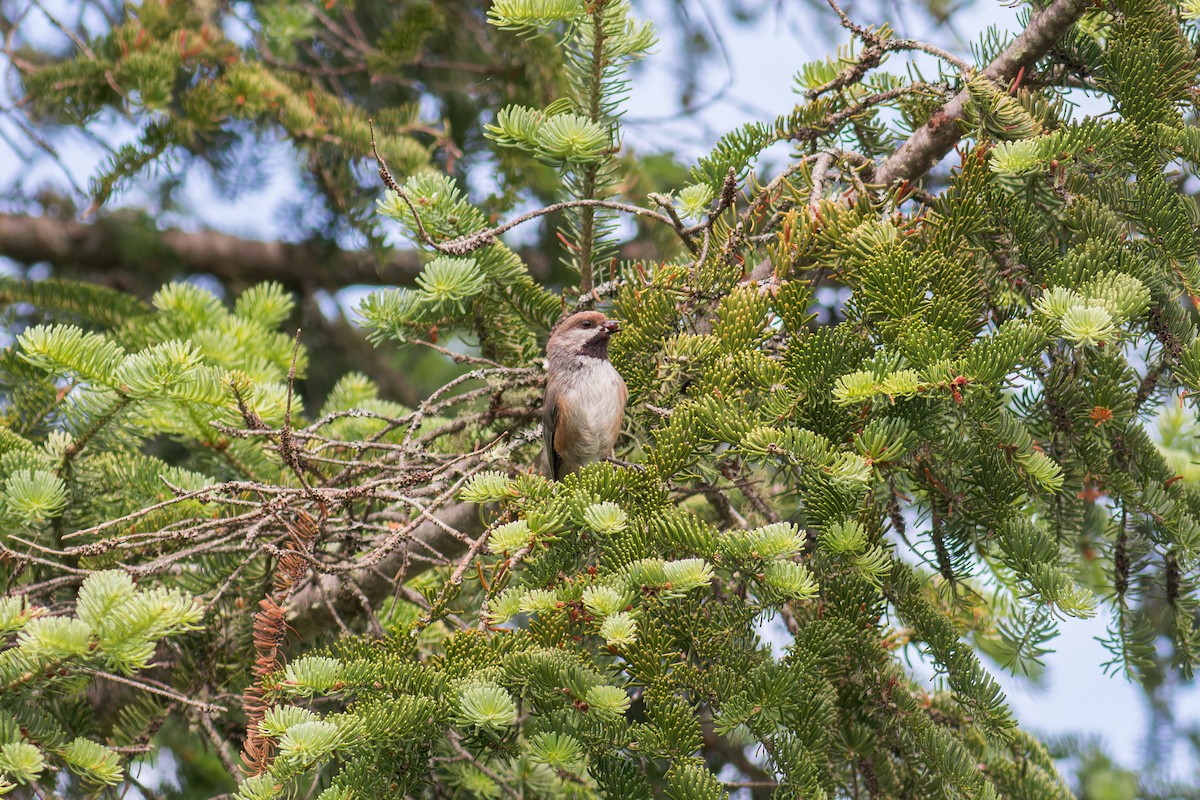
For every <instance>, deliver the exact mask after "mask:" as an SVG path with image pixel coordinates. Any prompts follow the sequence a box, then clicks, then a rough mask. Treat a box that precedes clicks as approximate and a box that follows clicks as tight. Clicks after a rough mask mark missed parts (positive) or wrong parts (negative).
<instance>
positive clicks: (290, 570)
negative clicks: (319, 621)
mask: <svg viewBox="0 0 1200 800" xmlns="http://www.w3.org/2000/svg"><path fill="white" fill-rule="evenodd" d="M288 530H289V531H290V532H291V534H292V539H291V541H290V542H288V543H287V548H286V552H285V554H284V555H283V556H282V557H281V558H280V559H279V566H278V569H276V571H275V591H274V593H273V594H271V595H268V596H267V597H264V598H263V599H262V600H260V601H259V603H258V605H259V608H260V611H259V612H258V613H257V614H255V615H254V651H255V654H256V657H255V659H254V668H253V670H252V672H253V675H254V677H255V682H254V683H252V684H250V685H249V686H247V687H246V690H245V691H244V692H242V704H243V707H244V708H245V709H246V743H245V744H244V745H243V747H242V761H243V762H245V767H244V769H245V770H246V773H247V774H249V775H261V774H262V773H264V772H266V771H267V769H269V768H270V766H271V763H270V762H271V756H272V755H273V754H274V749H275V747H274V742H273V741H272V740H271V739H269V738H267V737H266V736H263V734H262V731H261V730H259V725H260V723H261V722H262V721H263V718H264V717H265V716H266V713H267V707H268V706H267V702H266V700H265V692H264V691H263V679H264V678H266V677H267V676H268V675H271V674H273V673H275V672H276V671H278V670H279V668H280V667H281V666H283V664H282V659H281V656H280V650H281V649H282V647H283V645H284V642H285V641H286V640H287V620H286V611H285V607H286V606H287V604H288V601H289V600H290V599H291V594H292V591H293V589H294V588H295V586H296V583H297V582H298V581H299V580H300V579H301V578H302V577H304V573H305V571H306V570H307V566H308V561H307V559H306V558H305V554H306V553H307V552H308V551H309V550H311V549H312V545H313V542H314V541H315V540H316V538H317V534H318V533H319V529H318V527H317V524H316V523H315V522H314V521H313V519H312V517H310V516H309V515H308V514H306V513H304V512H303V511H301V512H298V515H297V517H296V521H295V522H289V523H288Z"/></svg>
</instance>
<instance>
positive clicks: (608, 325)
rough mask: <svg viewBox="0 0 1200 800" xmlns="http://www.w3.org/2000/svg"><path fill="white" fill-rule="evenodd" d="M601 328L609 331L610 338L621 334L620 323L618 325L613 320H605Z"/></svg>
mask: <svg viewBox="0 0 1200 800" xmlns="http://www.w3.org/2000/svg"><path fill="white" fill-rule="evenodd" d="M600 327H602V328H604V330H606V331H608V333H609V335H610V336H611V335H612V334H614V333H620V332H621V325H620V323H618V322H617V321H616V320H613V319H608V320H605V321H604V322H602V323H600Z"/></svg>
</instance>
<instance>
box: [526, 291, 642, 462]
mask: <svg viewBox="0 0 1200 800" xmlns="http://www.w3.org/2000/svg"><path fill="white" fill-rule="evenodd" d="M619 330H621V326H620V325H618V324H617V323H616V322H614V321H612V320H610V319H607V318H605V316H604V315H603V314H601V313H600V312H599V311H580V312H578V313H575V314H572V315H571V316H569V317H566V318H564V319H562V320H560V321H559V323H558V324H557V325H555V326H554V329H553V330H552V331H551V332H550V341H549V343H547V345H546V360H547V361H548V362H549V367H548V369H549V371H548V373H547V376H546V402H545V406H544V408H543V410H542V437H543V441H544V442H545V446H546V461H547V467H548V469H547V472H548V474H549V475H550V477H551V478H553V479H554V480H556V481H557V480H561V479H562V478H563V476H564V475H568V474H570V473H572V472H574V471H575V470H577V469H579V468H580V467H582V466H584V465H586V464H591V463H593V462H595V461H600V460H601V459H605V458H612V453H613V445H614V444H616V441H617V434H618V433H620V432H621V423H622V421H623V420H624V418H625V399H626V398H627V397H628V396H629V390H628V389H626V388H625V381H623V380H622V379H621V376H620V375H619V374H618V373H617V371H616V369H614V368H613V365H612V363H611V362H610V361H609V360H608V340H609V339H610V338H611V337H612V335H613V334H614V333H616V332H617V331H619Z"/></svg>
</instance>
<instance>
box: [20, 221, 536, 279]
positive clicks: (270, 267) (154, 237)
mask: <svg viewBox="0 0 1200 800" xmlns="http://www.w3.org/2000/svg"><path fill="white" fill-rule="evenodd" d="M131 243H132V244H131ZM520 255H521V257H522V258H523V259H525V262H526V263H527V264H529V266H530V271H531V272H532V273H533V274H534V276H535V277H538V278H543V277H545V275H546V274H547V273H548V272H549V268H550V262H549V259H548V258H547V257H546V256H544V255H543V254H541V253H538V252H536V251H534V250H530V251H528V252H527V251H525V250H522V251H521V253H520ZM0 256H6V257H8V258H11V259H13V260H14V261H19V262H21V263H24V264H35V263H38V262H43V261H45V262H49V263H51V264H55V265H73V266H76V267H82V268H85V269H96V270H123V271H127V272H131V273H133V274H138V275H146V274H155V273H157V274H158V275H159V276H160V278H163V279H165V278H167V277H169V276H171V275H172V273H175V272H182V273H188V272H193V273H195V272H201V273H208V274H211V275H215V276H216V277H218V278H220V279H222V280H231V281H241V282H244V283H257V282H259V281H267V280H272V281H278V282H279V283H282V284H283V285H285V286H288V287H291V288H296V287H300V286H303V287H310V288H320V289H327V290H330V291H336V290H338V289H340V288H342V287H344V286H350V285H352V284H356V283H361V284H368V285H398V286H404V285H411V284H413V283H414V282H415V281H416V278H417V276H418V275H419V274H420V273H421V266H422V256H421V254H420V253H417V252H415V251H407V252H395V253H392V254H390V255H389V256H387V257H386V258H385V259H384V260H383V261H382V262H380V261H379V260H378V259H377V258H376V257H375V256H374V255H373V254H371V253H370V252H368V251H365V250H342V249H338V248H335V247H329V248H326V247H319V246H315V245H307V244H287V243H283V242H263V241H256V240H254V239H243V238H241V237H237V236H230V235H228V234H225V233H219V232H217V231H200V232H196V233H188V232H185V231H180V230H166V231H158V230H155V229H153V227H151V226H150V225H149V224H148V223H147V222H145V221H143V220H140V219H136V218H129V219H126V218H122V217H121V216H120V215H112V216H108V217H102V218H100V219H99V220H98V221H96V222H94V223H83V222H77V221H75V220H73V219H64V218H61V217H54V216H33V215H27V214H3V213H0Z"/></svg>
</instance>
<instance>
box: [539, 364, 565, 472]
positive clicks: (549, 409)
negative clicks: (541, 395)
mask: <svg viewBox="0 0 1200 800" xmlns="http://www.w3.org/2000/svg"><path fill="white" fill-rule="evenodd" d="M558 417H559V414H558V384H557V383H556V382H555V381H552V380H551V381H547V382H546V399H545V402H543V404H542V444H543V445H544V446H545V448H546V466H547V467H549V469H550V479H551V480H555V481H556V480H558V477H559V471H560V470H562V458H561V457H560V456H559V454H558V451H557V450H555V449H554V434H555V432H556V431H557V430H558Z"/></svg>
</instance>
